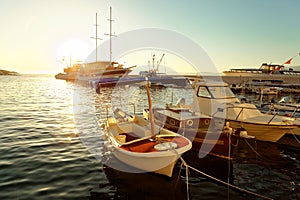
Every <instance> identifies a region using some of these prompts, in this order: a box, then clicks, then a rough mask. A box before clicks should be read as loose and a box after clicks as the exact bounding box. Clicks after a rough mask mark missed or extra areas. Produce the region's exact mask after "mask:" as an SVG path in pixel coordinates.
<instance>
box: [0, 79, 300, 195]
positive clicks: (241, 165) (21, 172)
mask: <svg viewBox="0 0 300 200" xmlns="http://www.w3.org/2000/svg"><path fill="white" fill-rule="evenodd" d="M0 84H1V87H0V144H1V146H0V199H186V198H187V190H186V188H187V185H186V181H187V178H186V177H185V174H186V170H185V168H183V169H182V170H181V171H180V163H178V166H177V167H176V169H175V172H174V176H173V177H172V178H167V177H162V176H159V175H156V174H152V173H146V174H132V173H126V172H120V171H117V170H114V169H113V168H111V167H109V166H112V165H111V163H113V164H117V165H121V163H119V162H118V161H116V160H114V159H113V158H111V157H110V155H109V154H108V153H107V152H106V151H105V150H104V141H103V140H102V139H101V136H102V134H103V133H102V130H101V128H100V126H99V123H98V121H99V120H100V123H101V121H103V119H104V118H105V115H106V106H109V107H112V106H115V105H117V104H119V103H120V102H121V103H122V102H123V101H125V100H129V101H130V102H134V103H138V104H140V105H146V93H145V91H144V89H143V88H138V87H136V89H135V90H134V91H133V90H132V88H126V87H124V88H120V89H102V93H101V94H96V93H94V91H93V90H92V89H90V88H89V87H86V86H81V85H78V84H74V83H69V82H65V81H61V80H56V79H55V78H53V76H48V75H22V76H16V77H15V76H0ZM179 93H181V92H179ZM181 94H182V93H181ZM185 95H186V94H185ZM152 96H153V98H154V102H155V101H160V102H161V105H163V104H164V103H165V102H166V101H169V100H170V99H172V96H171V95H170V90H166V89H160V90H152ZM173 98H174V99H175V97H173ZM108 111H110V109H108ZM137 112H141V110H140V109H137ZM242 143H243V142H242ZM242 143H241V144H242ZM250 145H252V146H253V147H254V146H255V145H256V149H257V151H258V153H259V154H260V156H257V154H255V153H254V152H253V151H252V150H251V149H250V148H249V146H248V144H244V145H243V148H240V149H238V150H237V151H236V152H235V158H234V161H233V162H232V163H229V164H228V162H227V161H224V160H218V159H214V158H211V157H205V158H204V159H198V157H197V154H195V155H194V153H189V154H187V155H186V157H185V159H186V160H188V161H189V164H190V165H193V166H194V167H197V169H199V170H201V171H204V172H206V173H208V174H211V175H213V176H216V177H218V178H220V179H222V180H225V181H227V177H228V175H229V176H230V182H231V183H233V184H234V185H236V186H238V187H241V188H243V189H246V190H249V191H252V192H255V193H258V194H261V195H264V196H267V197H270V198H274V199H300V180H299V174H300V163H299V160H300V155H299V154H300V153H299V149H297V148H292V147H288V146H283V145H273V144H268V143H266V144H265V143H259V142H258V143H256V144H255V143H251V144H250ZM228 171H230V172H231V173H229V172H228ZM188 181H189V185H188V187H189V197H190V199H260V198H259V197H256V196H253V195H250V194H247V193H245V192H240V191H238V190H236V189H230V188H229V187H227V186H226V185H223V184H221V183H218V182H216V181H213V180H212V179H210V178H207V177H205V176H203V175H200V174H199V173H195V172H194V171H190V175H189V177H188Z"/></svg>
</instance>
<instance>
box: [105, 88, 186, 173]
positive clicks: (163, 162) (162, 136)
mask: <svg viewBox="0 0 300 200" xmlns="http://www.w3.org/2000/svg"><path fill="white" fill-rule="evenodd" d="M147 88H148V87H147ZM150 108H151V106H150ZM151 109H152V108H151ZM114 114H115V117H110V118H108V119H107V121H106V124H105V133H106V137H107V139H108V141H109V145H110V147H111V148H113V151H112V152H113V155H114V156H115V157H116V158H117V159H118V160H120V161H122V162H123V163H125V164H127V165H129V166H132V167H134V168H137V169H140V170H143V171H146V172H155V173H158V174H162V175H166V176H169V177H171V176H172V173H173V168H174V166H175V164H176V162H177V160H178V158H179V157H180V156H181V155H182V154H183V153H185V152H186V151H188V150H190V149H191V147H192V143H191V142H190V141H189V140H188V139H187V138H186V137H184V136H182V135H179V134H177V133H174V132H172V131H169V130H167V129H164V128H159V127H158V126H156V125H155V124H154V123H153V122H152V121H151V120H150V121H148V120H145V119H144V118H143V117H141V116H137V115H129V114H127V113H126V112H124V111H122V110H121V109H116V110H115V111H114Z"/></svg>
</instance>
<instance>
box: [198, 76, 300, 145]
mask: <svg viewBox="0 0 300 200" xmlns="http://www.w3.org/2000/svg"><path fill="white" fill-rule="evenodd" d="M194 88H195V89H194V90H195V93H196V99H194V103H195V102H196V103H197V104H198V106H199V109H200V112H201V113H204V114H207V115H209V116H212V117H214V118H221V119H225V120H226V121H229V122H230V126H231V127H232V128H244V129H246V131H247V132H248V134H249V135H252V136H255V138H256V139H257V140H262V141H269V142H277V141H278V140H279V139H280V138H281V137H282V136H283V135H284V134H285V133H287V132H289V131H290V130H292V129H294V128H297V126H295V125H294V124H293V121H294V119H293V118H290V117H285V116H279V115H268V114H264V113H261V112H260V111H259V110H258V109H257V108H256V106H255V105H253V104H250V103H244V102H243V103H242V102H240V100H239V99H238V98H237V97H236V96H235V95H234V94H233V92H232V91H231V90H230V88H229V86H228V84H226V83H224V82H213V81H207V82H195V84H194Z"/></svg>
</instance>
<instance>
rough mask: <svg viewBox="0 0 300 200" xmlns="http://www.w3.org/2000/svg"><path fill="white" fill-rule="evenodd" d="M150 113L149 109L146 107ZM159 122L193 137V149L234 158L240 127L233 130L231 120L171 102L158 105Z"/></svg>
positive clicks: (165, 126) (203, 153) (145, 111)
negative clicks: (177, 105)
mask: <svg viewBox="0 0 300 200" xmlns="http://www.w3.org/2000/svg"><path fill="white" fill-rule="evenodd" d="M144 116H145V117H146V118H147V117H148V110H147V109H145V110H144ZM154 116H155V123H156V124H157V125H158V126H160V127H164V128H166V129H168V130H171V131H174V132H176V133H178V134H181V135H184V136H185V137H187V138H188V139H189V140H191V141H192V144H193V146H192V149H193V150H194V151H196V152H199V155H200V157H205V156H206V155H207V154H209V155H212V156H215V157H219V158H225V159H232V155H233V151H234V149H235V147H237V146H238V142H239V139H240V137H244V138H251V139H253V138H254V137H251V136H248V135H245V136H243V135H242V136H240V132H241V130H240V129H235V130H233V129H232V128H231V127H230V124H229V123H227V124H226V125H225V126H224V122H223V123H222V122H221V121H218V120H215V119H213V118H211V117H210V116H208V115H205V114H200V113H193V112H191V111H190V110H189V109H186V108H180V107H176V106H170V105H168V107H167V108H159V109H154Z"/></svg>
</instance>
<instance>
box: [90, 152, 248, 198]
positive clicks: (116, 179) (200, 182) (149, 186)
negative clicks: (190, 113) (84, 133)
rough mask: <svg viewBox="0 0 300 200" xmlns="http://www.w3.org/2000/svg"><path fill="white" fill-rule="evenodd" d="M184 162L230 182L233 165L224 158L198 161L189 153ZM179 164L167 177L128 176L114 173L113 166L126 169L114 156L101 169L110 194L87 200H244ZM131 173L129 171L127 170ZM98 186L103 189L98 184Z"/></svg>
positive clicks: (195, 155)
mask: <svg viewBox="0 0 300 200" xmlns="http://www.w3.org/2000/svg"><path fill="white" fill-rule="evenodd" d="M183 159H184V160H185V162H186V163H187V164H188V165H189V166H191V167H193V168H196V169H197V170H200V171H201V172H204V173H205V174H207V175H209V176H213V177H215V178H217V179H219V180H222V181H224V182H227V181H228V175H229V176H230V183H231V184H232V183H233V173H232V163H231V162H229V163H228V160H226V159H222V158H216V157H213V156H210V155H208V156H206V157H204V158H201V159H200V158H199V157H198V153H197V152H195V151H189V152H187V153H186V154H184V156H183ZM181 164H182V162H181V161H179V162H178V163H177V165H176V167H175V168H174V171H173V176H172V177H171V178H170V177H166V176H162V175H159V174H155V173H150V172H148V173H128V172H124V171H119V170H116V169H115V168H114V167H113V166H116V165H118V168H120V165H123V166H122V168H123V167H124V168H126V167H129V166H127V165H125V164H123V163H121V162H120V161H118V160H117V159H115V158H114V157H111V158H110V159H109V160H108V162H107V163H106V164H105V165H104V166H103V169H104V173H105V175H106V178H107V180H108V182H109V184H110V187H109V189H108V190H109V191H108V192H106V193H105V194H103V193H96V192H93V193H91V196H90V198H89V199H155V200H157V199H188V197H189V199H216V198H218V199H227V197H228V196H230V197H233V199H245V198H244V197H243V196H241V194H242V193H240V192H238V191H234V190H231V189H230V190H229V188H228V187H227V186H226V185H224V184H222V183H219V182H218V181H215V180H213V179H211V178H209V177H208V176H206V175H203V174H200V173H198V172H196V171H193V170H188V174H189V176H188V178H187V177H186V172H187V170H186V168H185V167H182V168H181ZM128 171H130V170H128ZM187 181H188V183H189V184H188V187H189V189H188V191H189V192H188V193H187V184H186V183H187ZM99 187H106V188H107V185H105V186H102V185H99Z"/></svg>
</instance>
